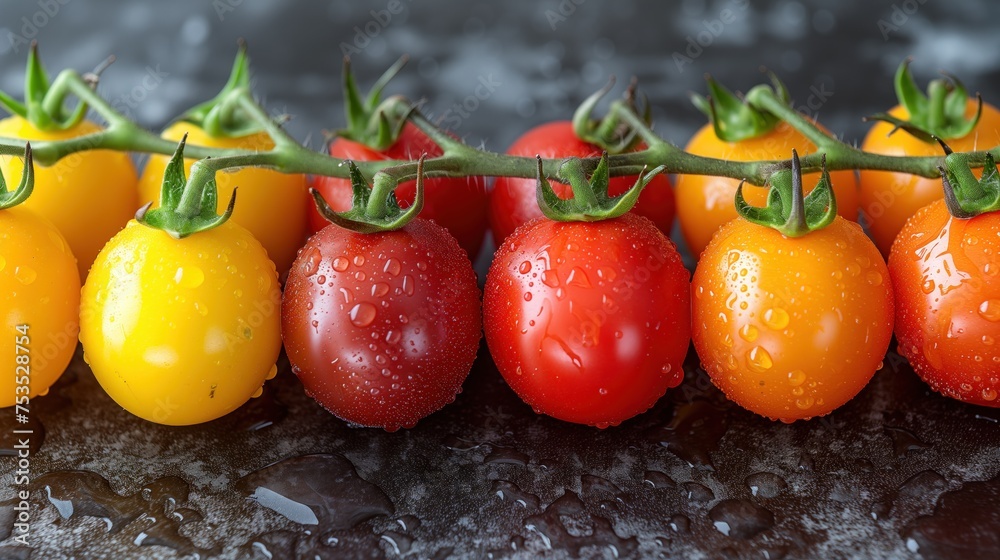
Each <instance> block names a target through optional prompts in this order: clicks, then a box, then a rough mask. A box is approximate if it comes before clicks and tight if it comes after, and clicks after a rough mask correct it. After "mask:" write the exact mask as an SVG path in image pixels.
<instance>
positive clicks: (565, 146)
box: [489, 121, 674, 246]
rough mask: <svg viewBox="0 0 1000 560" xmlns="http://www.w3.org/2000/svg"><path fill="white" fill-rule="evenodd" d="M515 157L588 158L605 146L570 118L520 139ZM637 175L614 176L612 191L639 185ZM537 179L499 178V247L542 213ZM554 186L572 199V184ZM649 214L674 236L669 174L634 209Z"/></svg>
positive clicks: (495, 211) (495, 215)
mask: <svg viewBox="0 0 1000 560" xmlns="http://www.w3.org/2000/svg"><path fill="white" fill-rule="evenodd" d="M507 153H508V154H510V155H513V156H525V157H535V156H536V155H540V156H542V157H543V158H565V157H570V156H575V157H581V158H587V157H599V156H600V155H601V148H599V147H598V146H595V145H593V144H589V143H587V142H584V141H582V140H580V139H579V138H577V136H576V133H574V132H573V123H571V122H569V121H559V122H551V123H548V124H543V125H541V126H538V127H535V128H533V129H531V130H529V131H528V132H526V133H524V135H523V136H521V137H520V138H518V139H517V140H516V141H515V142H514V144H513V145H511V147H510V148H509V149H508V150H507ZM636 178H637V177H636V176H634V175H633V176H626V177H612V178H611V181H610V182H609V185H608V194H610V195H612V196H616V195H619V194H622V193H623V192H625V191H627V190H628V189H629V188H630V187H632V185H634V184H635V181H636ZM535 183H536V181H535V179H521V178H517V177H499V178H497V180H496V183H494V185H493V191H492V194H490V211H489V215H490V229H491V230H492V231H493V238H494V239H495V240H496V241H497V246H499V245H500V242H501V241H502V240H503V239H506V238H507V236H508V235H510V234H511V233H513V232H514V230H515V229H517V227H518V226H520V225H521V224H523V223H525V222H528V221H530V220H533V219H535V218H538V217H540V216H542V211H541V209H539V208H538V203H537V202H536V198H535ZM551 184H552V189H553V190H554V191H555V192H556V194H557V195H558V196H559V197H560V198H564V199H566V198H570V197H571V195H572V190H571V189H570V187H569V185H564V184H562V183H557V182H555V181H552V182H551ZM632 211H633V212H635V213H636V214H639V215H640V216H645V217H647V218H649V219H650V220H652V221H653V223H654V224H655V225H656V227H658V228H659V229H660V231H662V232H663V235H668V236H669V235H670V228H672V227H673V225H674V191H673V189H672V188H671V186H670V180H669V179H667V176H666V175H663V174H660V175H657V176H655V177H653V180H652V181H650V183H649V184H648V185H646V188H645V189H643V191H642V194H641V195H640V196H639V202H638V203H637V204H636V205H635V208H633V210H632Z"/></svg>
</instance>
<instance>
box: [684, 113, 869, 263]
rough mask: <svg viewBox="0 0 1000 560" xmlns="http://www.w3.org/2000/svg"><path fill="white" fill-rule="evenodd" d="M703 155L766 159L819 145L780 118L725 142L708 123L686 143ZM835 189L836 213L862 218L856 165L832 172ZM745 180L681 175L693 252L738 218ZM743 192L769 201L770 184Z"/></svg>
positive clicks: (810, 185)
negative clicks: (751, 134) (739, 196)
mask: <svg viewBox="0 0 1000 560" xmlns="http://www.w3.org/2000/svg"><path fill="white" fill-rule="evenodd" d="M685 149H686V150H687V151H688V152H690V153H692V154H694V155H698V156H708V157H714V158H720V159H725V160H730V161H753V160H762V159H785V158H787V157H788V154H790V153H791V152H792V150H793V149H794V150H797V151H798V152H799V154H802V155H804V154H807V153H810V152H815V151H816V146H815V145H813V143H812V142H810V141H809V140H808V139H806V137H804V136H802V134H800V133H799V132H797V131H796V130H795V129H794V128H792V127H791V126H789V125H788V124H786V123H783V122H782V123H778V125H777V126H775V127H774V129H773V130H771V131H770V132H768V133H767V134H764V135H762V136H758V137H756V138H751V139H748V140H743V141H740V142H726V141H723V140H720V139H719V137H718V136H716V135H715V130H714V129H713V128H712V126H711V125H710V124H707V125H705V126H703V127H702V128H701V130H699V131H698V132H697V133H696V134H695V135H694V137H692V138H691V141H690V142H688V145H687V147H686V148H685ZM830 178H831V179H832V182H833V190H834V194H835V195H836V197H837V213H838V214H839V215H840V216H842V217H844V218H846V219H848V220H851V221H854V220H857V218H858V193H857V181H856V180H855V178H854V172H853V171H849V170H848V171H833V172H831V173H830ZM739 184H740V182H739V180H737V179H730V178H728V177H714V176H710V175H678V176H677V217H678V220H679V221H680V224H681V233H682V234H683V235H684V241H685V242H686V243H687V246H688V250H690V251H691V254H692V255H695V256H698V255H700V254H701V252H702V251H704V250H705V247H706V246H707V245H708V242H709V241H711V239H712V236H713V235H714V234H715V232H716V231H718V230H719V228H720V227H722V226H723V225H724V224H726V223H728V222H729V221H730V220H733V219H735V218H736V216H737V214H736V207H735V206H734V205H733V198H734V197H735V196H736V187H737V186H739ZM806 184H807V185H808V186H807V187H806V194H808V193H809V192H810V191H811V190H812V189H813V188H814V187H815V181H806ZM743 196H744V197H745V198H746V200H747V202H749V203H750V204H752V205H754V206H764V203H765V202H766V200H767V189H765V188H761V187H754V186H747V187H746V188H744V189H743Z"/></svg>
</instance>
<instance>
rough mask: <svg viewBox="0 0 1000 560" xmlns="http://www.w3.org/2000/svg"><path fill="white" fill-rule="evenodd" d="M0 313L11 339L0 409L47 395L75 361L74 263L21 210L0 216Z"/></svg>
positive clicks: (43, 224) (44, 224) (1, 355)
mask: <svg viewBox="0 0 1000 560" xmlns="http://www.w3.org/2000/svg"><path fill="white" fill-rule="evenodd" d="M0 309H2V310H3V329H4V332H5V333H7V335H8V336H9V339H8V341H6V342H5V343H4V344H2V345H0V360H3V363H5V364H9V365H8V366H7V367H8V368H9V369H8V370H7V373H6V374H4V375H3V376H2V378H0V408H2V407H8V406H13V405H14V404H16V403H17V400H16V399H17V398H18V397H24V396H27V397H28V398H29V399H30V398H32V397H35V396H36V395H44V394H45V393H46V392H47V391H48V390H49V387H51V386H52V384H53V383H55V381H56V380H57V379H59V376H60V375H62V373H63V371H64V370H65V369H66V366H67V365H69V362H70V360H71V359H72V358H73V352H74V351H75V350H76V336H77V333H78V332H79V329H80V325H79V316H80V276H79V273H78V272H77V268H76V258H74V257H73V253H72V252H71V251H70V249H69V245H68V244H67V242H66V239H65V238H64V237H63V236H62V234H61V233H59V230H58V229H56V227H55V226H54V225H52V223H51V222H49V221H48V220H46V219H45V218H42V217H41V216H39V215H37V214H36V213H35V212H33V211H32V210H30V209H28V208H24V207H23V205H21V206H15V207H13V208H8V209H6V210H0ZM25 326H26V327H27V328H26V329H25V328H24V327H25ZM19 327H21V329H20V330H18V329H19ZM18 345H19V346H21V347H22V348H23V350H21V351H18V349H17V347H16V346H18ZM20 368H23V369H20ZM22 378H23V379H22ZM22 381H23V383H22ZM20 387H24V388H20ZM20 404H24V402H23V401H22V402H21V403H20Z"/></svg>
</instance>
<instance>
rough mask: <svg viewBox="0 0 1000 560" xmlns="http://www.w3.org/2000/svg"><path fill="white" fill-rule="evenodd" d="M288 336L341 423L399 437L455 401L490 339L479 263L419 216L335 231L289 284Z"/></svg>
mask: <svg viewBox="0 0 1000 560" xmlns="http://www.w3.org/2000/svg"><path fill="white" fill-rule="evenodd" d="M282 335H283V337H284V340H285V351H286V352H287V354H288V360H289V361H290V362H291V364H292V371H293V372H295V374H296V375H298V376H299V379H300V380H301V381H302V385H303V386H304V387H305V390H306V393H308V394H309V395H310V396H311V397H312V398H314V399H316V401H317V402H318V403H319V404H321V405H322V406H323V407H324V408H326V409H327V410H329V411H330V412H332V413H333V414H335V415H336V416H337V417H339V418H341V419H343V420H346V421H348V422H351V423H353V424H358V425H361V426H374V427H381V428H385V429H386V430H389V431H394V430H397V429H399V428H400V427H405V428H410V427H412V426H414V425H415V424H416V423H417V421H418V420H420V419H421V418H424V417H425V416H427V415H429V414H430V413H432V412H434V411H436V410H438V409H440V408H441V407H443V406H444V405H446V404H448V403H450V402H452V401H453V400H455V396H456V395H457V394H458V393H459V392H460V391H461V388H462V382H464V381H465V378H466V377H467V376H468V375H469V370H470V369H471V368H472V362H473V360H474V359H475V357H476V352H477V350H478V347H479V339H480V338H481V337H482V317H481V311H480V303H479V287H478V286H477V284H476V275H475V272H473V270H472V263H471V262H469V258H468V256H467V255H466V253H465V252H464V251H463V249H462V248H461V247H459V245H458V243H457V242H456V241H455V238H454V237H452V236H451V235H450V234H449V233H448V231H447V230H445V229H444V228H443V227H441V226H439V225H437V224H436V223H434V222H431V221H429V220H424V219H421V218H417V219H415V220H413V221H412V222H410V223H409V224H407V225H406V226H404V227H403V228H402V229H399V230H396V231H391V232H384V233H372V234H360V233H354V232H350V231H347V230H344V229H341V228H339V227H337V226H333V225H331V226H328V227H326V228H324V229H322V230H320V232H319V233H317V234H316V235H314V236H312V237H311V238H310V239H309V241H308V242H307V243H306V246H305V247H304V248H303V249H302V251H301V252H300V253H299V256H298V258H297V259H296V260H295V264H294V266H293V267H292V270H291V272H290V273H289V275H288V281H287V283H286V284H285V295H284V302H283V305H282Z"/></svg>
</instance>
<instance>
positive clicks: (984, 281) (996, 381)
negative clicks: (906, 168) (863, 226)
mask: <svg viewBox="0 0 1000 560" xmlns="http://www.w3.org/2000/svg"><path fill="white" fill-rule="evenodd" d="M889 273H890V274H891V275H892V283H893V286H894V287H895V291H896V340H897V341H898V343H899V352H900V354H902V355H903V356H904V357H906V359H907V360H909V362H910V364H911V365H912V366H913V369H914V370H915V371H916V372H917V375H919V376H920V377H921V378H922V379H923V380H924V381H925V382H927V384H928V385H930V386H931V388H932V389H934V390H935V391H937V392H939V393H941V394H943V395H946V396H949V397H951V398H954V399H958V400H960V401H965V402H968V403H973V404H978V405H983V406H991V407H1000V400H998V398H997V395H998V394H1000V348H998V347H997V344H998V343H1000V213H996V212H993V213H988V214H983V215H980V216H977V217H975V218H972V219H969V220H960V219H956V218H953V217H952V216H951V215H950V214H949V213H948V209H947V206H946V205H945V203H944V201H943V200H938V201H936V202H933V203H931V204H930V205H929V206H926V207H924V208H923V209H921V210H920V211H918V212H917V213H916V214H915V215H914V216H913V217H912V218H910V219H909V221H907V222H906V225H905V226H904V227H903V230H902V231H900V232H899V236H898V237H897V238H896V242H895V243H894V244H893V246H892V252H891V253H890V255H889Z"/></svg>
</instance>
